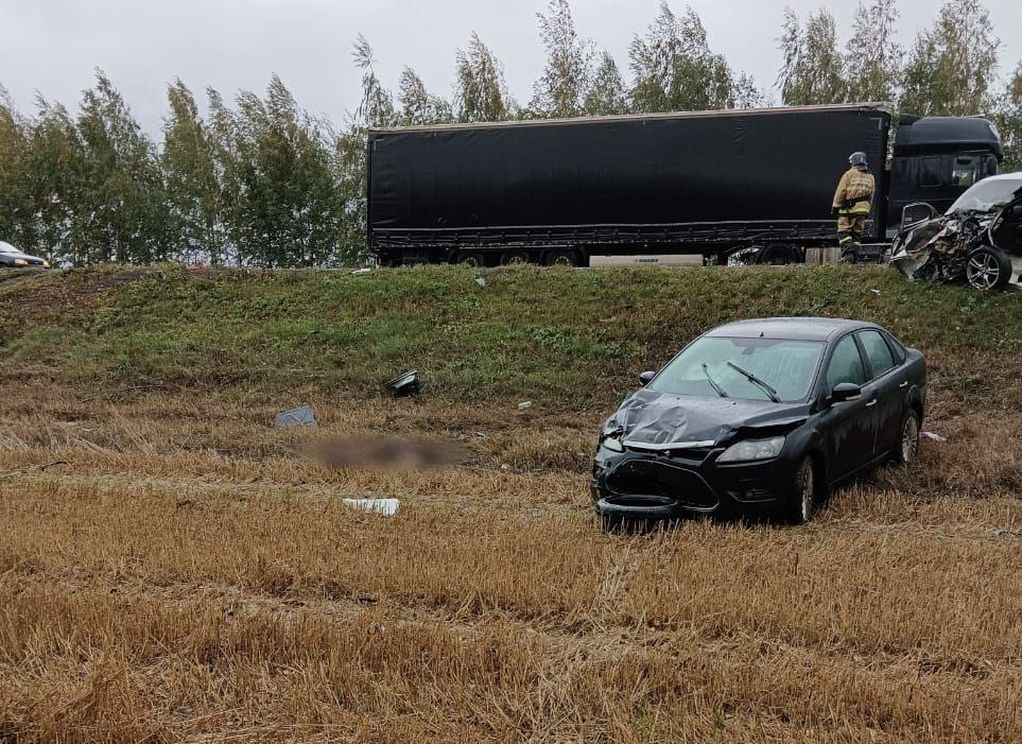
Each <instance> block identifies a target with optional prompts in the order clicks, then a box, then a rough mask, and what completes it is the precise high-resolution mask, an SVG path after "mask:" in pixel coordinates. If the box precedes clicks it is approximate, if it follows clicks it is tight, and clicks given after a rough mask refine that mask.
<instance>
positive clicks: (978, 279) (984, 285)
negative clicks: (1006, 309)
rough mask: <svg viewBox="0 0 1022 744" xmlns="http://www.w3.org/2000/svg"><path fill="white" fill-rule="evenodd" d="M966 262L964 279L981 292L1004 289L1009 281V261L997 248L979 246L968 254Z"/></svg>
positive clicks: (1010, 269) (1010, 270)
mask: <svg viewBox="0 0 1022 744" xmlns="http://www.w3.org/2000/svg"><path fill="white" fill-rule="evenodd" d="M967 260H968V263H966V264H965V278H966V279H967V280H968V282H969V284H970V285H972V286H973V287H974V288H975V289H978V290H980V291H981V292H990V291H992V290H995V289H1004V288H1005V287H1007V286H1008V282H1010V281H1011V273H1012V268H1011V259H1010V258H1008V255H1007V254H1006V253H1005V252H1004V251H1002V250H1000V249H999V248H994V247H992V246H989V245H984V246H980V247H979V248H977V249H976V250H974V251H973V252H972V253H970V254H969V257H968V259H967Z"/></svg>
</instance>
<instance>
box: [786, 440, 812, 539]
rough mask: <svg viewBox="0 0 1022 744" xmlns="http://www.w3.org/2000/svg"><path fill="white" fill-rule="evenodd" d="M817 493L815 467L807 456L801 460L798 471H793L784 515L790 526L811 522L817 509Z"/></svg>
mask: <svg viewBox="0 0 1022 744" xmlns="http://www.w3.org/2000/svg"><path fill="white" fill-rule="evenodd" d="M817 493H818V487H817V479H816V465H815V464H814V463H813V458H812V457H810V456H807V457H804V458H802V462H801V464H800V465H799V467H798V470H796V471H795V477H794V479H793V482H792V488H791V498H790V499H789V501H788V504H787V508H786V512H787V513H786V514H785V516H786V517H787V521H789V522H791V523H792V524H806V523H807V522H808V521H809V520H811V519H812V518H813V515H814V514H815V513H816V510H817V507H818V499H817Z"/></svg>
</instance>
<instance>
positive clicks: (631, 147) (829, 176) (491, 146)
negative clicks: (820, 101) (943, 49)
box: [369, 105, 891, 245]
mask: <svg viewBox="0 0 1022 744" xmlns="http://www.w3.org/2000/svg"><path fill="white" fill-rule="evenodd" d="M890 124H891V114H890V112H889V111H887V110H886V109H885V108H883V107H881V106H872V105H871V106H831V107H814V108H801V109H798V108H792V109H766V110H759V111H753V110H750V111H729V112H705V113H693V114H666V115H649V116H626V117H605V118H591V119H572V120H563V121H556V120H555V121H546V122H515V123H500V124H490V125H474V126H473V125H454V126H448V127H420V128H404V129H388V130H375V131H373V132H371V133H370V136H369V158H370V175H369V217H370V231H371V240H372V242H373V243H374V244H376V245H379V244H381V243H386V239H387V236H388V234H390V233H395V234H396V233H402V234H403V235H404V236H405V237H407V235H408V234H415V233H419V234H421V235H422V236H423V239H428V240H436V239H438V236H442V235H445V234H447V235H451V234H458V233H462V234H468V233H470V234H472V235H474V236H476V237H477V238H479V237H480V236H485V234H486V233H487V232H488V231H493V232H496V233H501V232H506V231H507V230H518V231H521V230H522V229H526V228H527V229H537V230H542V229H554V230H555V231H563V230H565V229H585V228H597V232H598V233H600V234H607V231H606V230H605V229H604V230H603V231H602V233H601V232H600V230H599V229H600V228H608V227H610V228H624V229H625V231H626V233H627V234H629V235H631V236H633V237H637V238H641V237H642V234H643V232H644V230H646V231H648V230H652V231H653V232H655V231H656V230H662V229H663V228H664V226H676V227H677V226H681V227H684V226H691V227H698V228H701V229H702V232H703V233H705V232H706V228H707V227H712V226H714V225H721V226H724V225H728V226H735V225H746V226H755V225H763V226H769V227H770V229H778V230H782V231H787V232H786V233H785V234H788V235H790V234H792V233H793V232H794V233H795V234H797V233H798V231H799V230H800V229H802V228H805V229H807V230H810V231H819V230H826V231H827V232H828V233H832V232H833V221H832V219H831V215H830V209H831V200H832V197H833V194H834V187H835V185H836V183H837V181H838V179H839V178H840V176H841V174H842V173H843V172H844V171H845V170H846V169H847V167H848V164H847V158H848V155H849V153H851V152H853V151H855V150H862V151H864V152H866V153H867V155H868V157H869V160H870V163H871V165H872V166H873V168H874V170H875V171H876V172H877V173H878V179H877V181H878V185H881V184H882V182H883V178H882V177H881V175H880V174H882V171H883V167H884V162H885V158H886V153H887V140H888V133H889V129H890ZM879 201H881V200H880V199H876V200H875V204H874V210H876V209H877V204H876V202H879ZM653 226H655V228H654V227H653ZM628 228H632V229H628ZM647 229H648V230H647ZM409 231H411V233H409ZM466 231H467V232H466Z"/></svg>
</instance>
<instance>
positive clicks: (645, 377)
mask: <svg viewBox="0 0 1022 744" xmlns="http://www.w3.org/2000/svg"><path fill="white" fill-rule="evenodd" d="M654 377H656V372H650V371H646V372H643V373H641V374H640V375H639V382H640V383H641V384H642V386H643V387H645V386H646V385H648V384H649V383H650V382H652V380H653V378H654Z"/></svg>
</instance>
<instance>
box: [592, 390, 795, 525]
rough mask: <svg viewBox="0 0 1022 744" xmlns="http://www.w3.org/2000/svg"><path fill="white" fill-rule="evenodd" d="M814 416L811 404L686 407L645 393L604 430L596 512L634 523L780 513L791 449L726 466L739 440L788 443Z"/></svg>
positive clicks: (595, 475)
mask: <svg viewBox="0 0 1022 744" xmlns="http://www.w3.org/2000/svg"><path fill="white" fill-rule="evenodd" d="M806 416H807V411H806V407H805V406H803V405H790V406H780V407H778V406H776V405H773V404H769V403H764V402H759V401H739V400H732V399H718V400H703V399H686V400H681V399H679V398H677V397H675V396H670V395H663V394H660V393H656V392H654V391H650V390H639V391H637V392H636V393H634V394H632V395H631V396H630V397H629V398H628V399H626V400H625V402H624V403H623V404H622V405H621V408H619V409H618V412H617V413H616V414H614V416H612V417H611V419H610V420H609V421H608V422H607V424H606V425H605V426H604V429H603V433H602V434H601V437H600V444H599V446H598V448H597V451H596V456H595V458H594V461H593V472H592V478H591V482H590V485H591V492H592V497H593V504H594V507H595V509H596V511H597V513H598V514H600V515H602V516H613V517H622V518H632V519H664V518H674V517H680V516H683V515H686V514H716V513H731V512H739V511H742V512H745V511H749V510H750V509H755V507H756V506H759V505H763V506H769V507H770V508H773V506H774V505H775V504H776V502H777V501H778V500H780V499H782V498H785V497H786V496H787V494H785V493H784V492H783V489H784V486H785V484H787V483H789V482H790V480H791V475H792V473H793V468H794V465H793V464H792V463H791V462H789V461H788V458H787V457H785V452H784V450H783V446H782V448H780V449H779V451H778V452H777V453H776V454H775V455H774V456H772V457H769V458H767V459H763V460H757V461H752V462H728V463H723V462H718V460H719V458H720V457H721V455H723V453H724V452H725V451H726V450H727V449H728V447H729V446H731V445H732V444H734V443H736V442H737V441H742V440H756V439H757V438H764V437H771V436H773V437H774V438H779V439H780V440H781V441H784V437H783V434H784V433H785V432H788V431H791V430H792V429H794V428H797V427H798V426H799V425H801V424H802V423H803V422H804V421H805V420H806ZM778 435H781V436H780V437H778Z"/></svg>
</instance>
